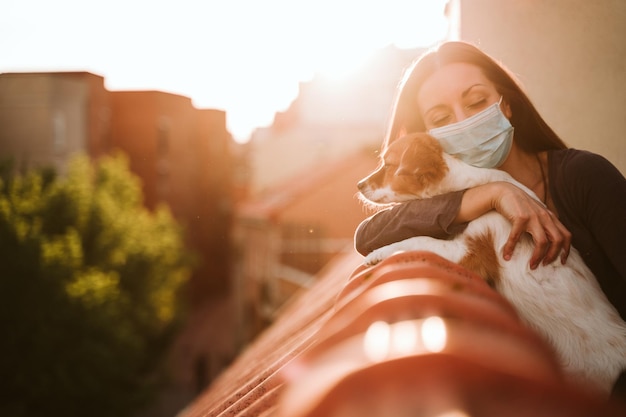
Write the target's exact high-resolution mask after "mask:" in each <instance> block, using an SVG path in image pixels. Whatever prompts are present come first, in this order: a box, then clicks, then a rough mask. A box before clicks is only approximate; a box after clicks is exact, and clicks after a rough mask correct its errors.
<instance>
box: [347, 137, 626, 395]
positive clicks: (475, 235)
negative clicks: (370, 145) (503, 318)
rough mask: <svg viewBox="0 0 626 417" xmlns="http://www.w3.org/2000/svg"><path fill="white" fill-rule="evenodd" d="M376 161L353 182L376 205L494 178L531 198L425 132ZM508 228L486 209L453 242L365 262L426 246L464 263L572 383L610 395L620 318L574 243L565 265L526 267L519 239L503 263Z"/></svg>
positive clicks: (402, 247)
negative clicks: (541, 341) (546, 347)
mask: <svg viewBox="0 0 626 417" xmlns="http://www.w3.org/2000/svg"><path fill="white" fill-rule="evenodd" d="M381 162H382V163H381V165H380V167H379V168H378V169H377V170H376V171H374V172H373V173H372V174H370V175H369V176H368V177H366V178H364V179H363V180H361V181H360V182H359V184H358V188H359V190H360V193H361V197H362V198H364V199H365V200H366V201H369V202H372V203H375V204H393V203H398V202H403V201H408V200H413V199H421V198H428V197H432V196H435V195H439V194H444V193H448V192H452V191H457V190H463V189H466V188H471V187H474V186H477V185H481V184H485V183H488V182H493V181H507V182H511V183H514V184H515V185H517V186H518V187H520V188H522V189H524V190H525V191H527V192H528V193H529V194H530V195H531V196H533V197H534V198H537V197H536V196H535V194H534V193H533V192H532V191H531V190H529V189H528V188H526V187H525V186H523V185H522V184H520V183H518V182H517V181H515V180H514V179H513V178H512V177H511V176H510V175H509V174H507V173H506V172H504V171H500V170H497V169H485V168H476V167H473V166H471V165H468V164H466V163H464V162H462V161H460V160H459V159H457V158H454V157H452V156H450V155H447V154H445V153H444V152H443V150H442V148H441V146H440V145H439V143H438V142H437V140H436V139H434V138H433V137H431V136H429V135H427V134H424V133H418V134H412V135H407V136H404V137H402V138H399V139H397V140H396V141H394V142H393V143H391V145H390V146H389V147H388V149H387V150H386V151H385V152H384V153H383V154H382V161H381ZM537 200H538V199H537ZM538 201H539V200H538ZM510 231H511V224H510V223H509V221H508V220H506V219H505V218H504V217H503V216H502V215H500V214H499V213H497V212H495V211H492V212H489V213H487V214H485V215H483V216H481V217H480V218H478V219H476V220H474V221H472V222H470V223H469V225H468V226H467V228H466V229H465V231H464V232H463V233H462V234H460V235H458V236H456V237H455V238H454V239H452V240H438V239H433V238H430V237H424V236H420V237H412V238H409V239H406V240H404V241H401V242H397V243H393V244H391V245H388V246H385V247H382V248H380V249H377V250H375V251H373V252H372V253H370V254H369V255H368V256H367V257H366V259H365V262H366V263H367V264H370V265H371V264H376V263H378V262H380V261H381V260H383V259H384V258H386V257H388V256H390V255H392V254H393V253H395V252H399V251H411V250H428V251H431V252H434V253H436V254H438V255H440V256H443V257H444V258H447V259H449V260H451V261H453V262H456V263H459V264H461V265H463V266H465V267H466V268H467V269H469V270H472V271H474V272H476V273H478V274H479V275H480V276H482V277H483V278H484V279H485V280H487V282H488V283H489V284H490V285H491V286H493V287H494V288H495V289H496V290H497V291H498V292H500V293H501V294H502V295H503V296H504V297H505V298H507V299H508V300H509V301H510V302H511V304H513V306H514V307H515V308H516V309H517V311H518V313H519V315H520V317H521V318H522V319H523V320H524V321H525V322H526V323H527V324H528V325H529V326H530V327H532V328H534V329H535V330H536V331H538V332H539V334H541V335H543V336H544V337H545V338H546V339H547V340H548V342H550V343H551V344H552V346H553V347H554V348H555V351H556V352H557V354H558V356H559V358H560V360H561V363H562V366H563V369H564V371H565V374H566V375H567V376H568V377H570V378H571V379H572V381H575V382H579V383H585V384H590V385H591V386H593V387H596V388H597V389H598V390H599V391H600V392H603V393H605V394H608V393H610V390H611V388H612V386H613V384H614V383H615V381H616V379H617V377H618V376H619V374H620V372H621V371H622V370H623V369H625V368H626V323H624V321H623V320H622V319H621V317H620V316H619V314H618V312H617V311H616V310H615V308H614V307H613V305H611V303H610V302H609V301H608V300H607V298H606V296H605V295H604V293H603V292H602V290H601V289H600V287H599V285H598V283H597V280H596V278H595V277H594V275H593V273H592V272H591V271H590V270H589V268H587V266H586V265H585V263H584V262H583V260H582V258H581V257H580V255H579V253H578V252H577V251H576V250H575V249H574V248H572V249H571V251H570V255H569V258H568V260H567V262H566V264H565V265H562V264H561V262H560V261H558V260H557V261H555V262H553V263H552V264H550V265H546V266H539V267H538V268H537V269H535V270H531V269H530V267H529V260H530V257H531V254H532V251H533V242H532V239H531V237H530V236H524V237H523V238H522V239H520V241H519V242H518V244H517V246H516V248H515V253H514V254H513V257H512V259H511V260H510V261H503V260H501V259H502V256H501V252H502V248H503V246H504V244H505V242H506V241H507V238H508V235H509V233H510Z"/></svg>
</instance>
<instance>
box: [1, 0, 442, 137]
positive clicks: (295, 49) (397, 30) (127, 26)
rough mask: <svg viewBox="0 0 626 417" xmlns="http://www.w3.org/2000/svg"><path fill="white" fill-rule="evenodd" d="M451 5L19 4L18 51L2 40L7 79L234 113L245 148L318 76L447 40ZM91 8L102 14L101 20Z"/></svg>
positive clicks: (6, 29) (336, 0)
mask: <svg viewBox="0 0 626 417" xmlns="http://www.w3.org/2000/svg"><path fill="white" fill-rule="evenodd" d="M446 2H447V0H371V1H369V0H368V1H366V2H357V1H354V0H316V1H310V0H265V1H263V2H260V1H258V0H211V1H186V2H178V3H176V4H173V3H169V2H153V1H151V0H136V1H133V2H132V3H131V4H129V3H128V2H127V1H123V0H108V1H107V2H106V3H105V2H104V1H103V0H93V3H94V5H92V6H90V7H87V6H85V3H84V1H81V0H57V1H55V2H48V1H47V0H32V1H30V2H14V3H13V4H12V8H11V9H9V10H8V12H7V13H4V14H0V35H2V36H1V37H2V38H4V39H13V40H19V42H18V41H15V42H5V43H0V56H2V57H3V60H2V61H3V62H2V63H0V72H5V71H59V70H61V71H91V72H95V73H97V74H100V75H103V76H104V77H105V79H106V85H107V87H108V88H110V89H112V90H124V89H125V90H138V89H154V90H160V91H167V92H172V93H176V94H181V95H185V96H187V97H190V98H192V99H193V101H194V103H195V104H196V105H197V106H198V107H202V108H218V109H223V110H226V112H227V115H228V128H229V129H230V130H231V132H232V133H233V134H234V136H235V138H236V139H237V140H240V141H244V140H246V139H247V138H248V137H249V133H250V132H251V130H252V129H253V128H255V127H260V126H266V125H269V124H270V123H271V122H272V120H273V117H274V114H275V113H276V112H277V111H282V110H284V109H286V108H287V107H288V106H289V104H290V103H291V102H292V101H293V99H294V98H295V96H296V94H297V91H298V84H299V83H300V82H303V81H307V80H310V79H311V77H313V75H314V74H316V73H317V74H323V75H324V76H326V77H330V78H334V79H341V78H342V77H346V76H349V75H350V74H351V73H353V72H354V71H356V70H357V69H358V68H359V67H360V66H361V65H362V64H363V63H364V62H365V61H366V60H367V59H368V58H369V57H370V56H371V55H372V54H373V53H374V52H375V51H376V50H377V49H379V48H382V47H385V46H388V45H390V44H395V45H396V46H398V47H400V48H415V47H427V46H430V45H432V44H434V43H435V42H437V41H439V40H442V39H444V38H445V36H446V33H447V20H446V18H445V16H444V8H445V4H446ZM90 4H92V3H90ZM93 8H96V9H98V10H100V12H99V13H101V15H100V18H99V19H97V20H94V19H93V18H92V17H93V16H92V10H93ZM31 9H37V10H39V11H40V13H37V14H32V13H30V10H31ZM64 10H67V11H71V13H61V12H60V11H64ZM50 16H53V17H54V18H50ZM148 16H149V18H147V17H148ZM112 22H114V27H115V30H114V31H111V30H110V28H111V27H112V26H111V25H112ZM164 28H167V30H164ZM77 33H79V34H81V35H80V36H76V34H77ZM51 51H52V52H51Z"/></svg>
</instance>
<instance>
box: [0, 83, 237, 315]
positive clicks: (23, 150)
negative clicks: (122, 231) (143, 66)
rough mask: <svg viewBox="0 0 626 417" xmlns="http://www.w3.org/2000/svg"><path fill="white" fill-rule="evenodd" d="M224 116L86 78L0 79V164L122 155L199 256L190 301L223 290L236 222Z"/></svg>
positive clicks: (150, 203)
mask: <svg viewBox="0 0 626 417" xmlns="http://www.w3.org/2000/svg"><path fill="white" fill-rule="evenodd" d="M231 142H232V141H231V136H230V134H229V133H228V131H227V130H226V115H225V113H224V112H223V111H219V110H200V109H196V108H195V107H193V105H192V103H191V100H190V99H189V98H187V97H182V96H178V95H174V94H168V93H163V92H159V91H134V92H120V91H116V92H111V91H108V90H107V89H106V88H105V87H104V78H103V77H101V76H99V75H95V74H91V73H88V72H51V73H4V74H0V160H7V159H12V160H13V162H14V163H15V168H16V169H18V170H20V171H25V170H27V169H30V168H34V167H53V168H55V169H56V170H57V171H58V172H61V173H63V172H64V171H65V169H66V164H67V162H68V160H69V159H70V158H71V157H72V156H73V155H75V154H79V153H82V154H86V155H89V156H90V157H92V158H98V157H100V156H102V155H105V154H109V153H111V152H113V151H115V150H122V151H124V153H125V154H126V155H127V156H128V158H129V160H130V167H131V170H132V172H133V173H134V174H135V175H137V176H138V177H139V178H140V179H141V182H142V186H143V192H144V198H145V201H144V203H145V205H146V207H148V208H149V209H154V208H155V207H156V205H157V204H167V205H168V206H169V207H170V209H171V211H172V213H173V215H174V217H175V218H176V219H177V220H178V221H179V222H180V223H181V224H182V225H183V226H184V227H185V229H186V231H187V238H188V243H189V247H190V248H191V249H192V250H194V251H196V252H197V253H198V254H199V255H200V260H201V264H200V265H199V267H198V269H197V270H196V272H195V274H194V276H193V278H192V280H191V286H190V287H191V288H190V292H189V294H190V297H192V302H194V303H200V302H202V301H203V300H204V299H206V298H210V297H212V296H216V295H220V294H222V295H223V294H224V293H225V292H226V291H227V289H228V283H229V281H230V280H229V270H230V267H229V265H228V259H229V253H228V249H229V247H230V245H229V242H230V227H231V217H232V207H233V201H232V193H231V185H232V180H231V178H232V166H233V164H232V155H231Z"/></svg>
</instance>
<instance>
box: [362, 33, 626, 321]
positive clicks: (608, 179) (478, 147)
mask: <svg viewBox="0 0 626 417" xmlns="http://www.w3.org/2000/svg"><path fill="white" fill-rule="evenodd" d="M486 115H489V116H488V117H487V116H486ZM485 120H490V121H489V122H485ZM511 127H512V128H511ZM423 131H427V132H430V134H431V135H432V136H434V137H435V138H437V139H438V140H439V141H440V143H441V144H442V146H443V148H444V150H445V151H446V152H448V153H451V154H455V155H456V156H457V157H459V158H461V159H463V160H465V161H466V162H469V163H471V164H473V165H476V166H482V167H488V168H498V169H501V170H504V171H506V172H508V173H509V174H511V175H512V176H513V177H514V178H515V179H516V180H518V181H519V182H521V183H522V184H524V185H526V186H527V187H528V188H530V189H531V190H533V191H534V192H535V194H536V195H537V196H539V197H540V198H541V199H542V200H543V202H544V203H545V206H542V205H541V204H538V203H537V202H536V201H535V200H534V199H532V198H530V197H529V196H528V195H527V194H526V193H525V192H523V191H522V190H520V189H519V188H517V187H516V186H514V185H511V184H509V183H493V184H486V185H482V186H479V187H475V188H472V189H468V190H465V191H463V192H457V193H451V194H448V195H444V196H439V197H436V198H433V199H429V200H415V201H411V202H407V203H403V204H399V205H396V206H393V207H391V208H388V209H385V210H383V211H380V212H378V213H376V214H375V215H374V216H372V217H370V218H368V219H366V220H365V221H364V222H362V223H361V224H360V225H359V227H358V228H357V231H356V234H355V244H356V249H357V250H358V251H359V252H360V253H361V254H363V255H366V254H368V253H369V252H371V251H372V250H374V249H376V248H379V247H381V246H385V245H387V244H389V243H392V242H396V241H399V240H403V239H406V238H408V237H411V236H416V235H429V236H432V237H436V238H448V237H451V236H453V235H454V234H456V233H459V232H461V231H462V230H463V229H464V227H465V225H466V224H467V223H468V222H470V221H471V220H473V219H476V218H477V217H479V216H481V215H482V214H485V213H486V212H488V211H490V210H497V211H498V212H499V213H501V214H502V215H504V216H505V217H506V218H508V219H509V220H510V221H511V223H512V231H511V234H510V236H509V239H508V242H507V243H506V245H505V247H504V250H503V257H504V259H505V260H507V259H510V257H511V254H512V253H513V250H514V247H515V244H516V243H517V241H518V240H519V238H520V236H521V235H522V233H529V234H530V235H531V236H532V238H533V239H534V242H535V251H534V253H533V255H532V257H531V259H530V260H529V262H530V267H531V268H537V267H540V266H539V264H540V263H542V262H543V264H548V263H551V262H553V261H555V260H556V259H557V258H558V257H559V255H560V260H561V262H565V261H566V259H567V256H568V253H569V249H570V244H571V245H573V246H574V247H575V248H576V249H577V250H578V251H579V252H580V253H581V255H582V257H583V259H584V261H585V263H586V264H587V265H588V266H589V268H590V269H591V270H592V271H593V272H594V274H595V275H596V277H597V278H598V281H599V282H600V285H601V286H602V288H603V290H604V292H605V293H606V295H607V297H608V298H609V300H610V301H611V302H612V303H613V304H614V305H615V306H616V308H617V309H618V310H619V312H620V314H621V315H622V318H625V319H626V251H625V249H626V179H625V178H624V176H623V175H622V174H621V173H620V172H619V171H618V170H617V169H616V168H615V167H614V166H613V165H612V164H611V163H609V162H608V161H607V160H606V159H604V158H602V157H601V156H598V155H594V154H592V153H589V152H585V151H579V150H574V149H568V148H567V146H566V145H565V143H564V142H563V141H562V140H561V139H560V138H559V137H558V136H557V135H556V133H555V132H554V131H553V130H552V129H551V128H550V127H549V126H548V125H547V124H546V123H545V121H544V120H543V119H542V118H541V116H540V115H539V114H538V112H537V110H536V109H535V107H534V106H533V105H532V104H531V102H530V100H529V99H528V97H527V96H526V94H525V93H524V92H523V91H522V89H521V87H520V86H519V85H518V83H517V82H516V81H515V79H514V77H513V76H512V75H511V74H510V73H509V72H508V71H507V70H506V69H504V68H503V67H502V66H501V65H499V64H498V63H496V62H495V61H494V60H493V59H492V58H490V57H489V56H488V55H486V54H485V53H483V52H482V51H480V50H479V49H478V48H476V47H474V46H472V45H470V44H467V43H464V42H447V43H443V44H442V45H440V46H439V47H438V48H437V49H435V50H433V51H430V52H429V53H427V54H425V55H424V56H423V57H421V58H420V59H419V60H418V61H416V63H415V64H414V65H413V66H412V67H411V68H410V69H409V71H408V72H407V75H406V77H405V79H404V80H403V83H402V84H401V86H400V89H399V93H398V96H397V98H396V103H395V106H394V109H393V114H392V120H391V124H390V127H389V131H388V133H387V136H386V138H385V142H384V144H383V148H384V147H385V146H387V145H388V144H389V143H390V142H392V141H394V140H395V139H397V138H398V137H400V136H402V135H404V134H406V133H412V132H423ZM546 207H547V208H546Z"/></svg>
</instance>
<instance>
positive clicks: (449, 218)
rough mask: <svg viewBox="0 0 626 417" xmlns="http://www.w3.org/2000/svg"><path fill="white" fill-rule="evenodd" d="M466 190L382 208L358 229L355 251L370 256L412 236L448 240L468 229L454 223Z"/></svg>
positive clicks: (459, 223)
mask: <svg viewBox="0 0 626 417" xmlns="http://www.w3.org/2000/svg"><path fill="white" fill-rule="evenodd" d="M462 198H463V191H458V192H454V193H450V194H445V195H441V196H437V197H433V198H429V199H426V200H414V201H409V202H406V203H402V204H398V205H396V206H393V207H391V208H389V209H386V210H383V211H380V212H378V213H376V214H375V215H373V216H371V217H369V218H367V219H366V220H364V221H363V222H362V223H361V224H360V225H359V226H358V227H357V230H356V232H355V236H354V242H355V248H356V250H357V251H358V252H359V253H360V254H362V255H367V254H369V253H370V252H372V251H373V250H375V249H378V248H380V247H383V246H385V245H389V244H391V243H394V242H398V241H401V240H404V239H407V238H409V237H413V236H431V237H434V238H439V239H445V238H449V237H450V236H453V235H455V234H456V233H459V232H460V231H462V230H463V229H464V228H465V224H462V223H461V222H457V223H455V222H454V221H455V218H456V217H457V212H458V210H459V207H460V205H461V199H462Z"/></svg>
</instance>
